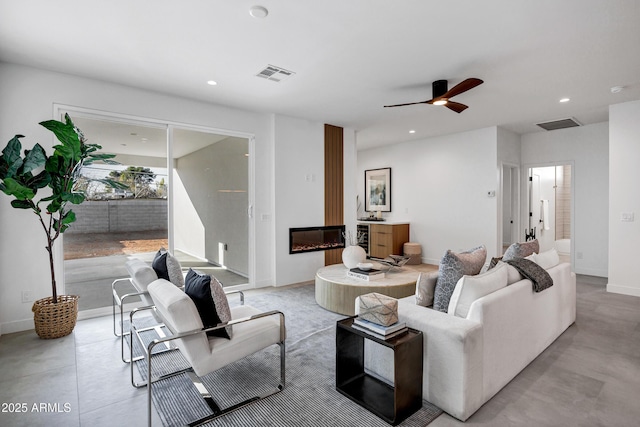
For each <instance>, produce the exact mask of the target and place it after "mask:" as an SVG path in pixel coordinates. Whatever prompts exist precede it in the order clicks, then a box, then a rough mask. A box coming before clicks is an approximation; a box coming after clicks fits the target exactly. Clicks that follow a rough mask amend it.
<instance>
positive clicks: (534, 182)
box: [527, 164, 573, 262]
mask: <svg viewBox="0 0 640 427" xmlns="http://www.w3.org/2000/svg"><path fill="white" fill-rule="evenodd" d="M572 175H573V170H572V166H571V165H570V164H565V165H554V166H541V167H532V168H529V169H528V181H529V182H528V205H529V208H528V220H529V221H528V229H527V236H529V237H530V238H536V239H538V242H539V243H540V251H541V252H544V251H548V250H550V249H552V248H555V249H556V250H557V251H558V254H559V255H560V258H561V260H562V261H566V262H571V246H572V245H571V230H572V228H573V227H572V218H573V215H572V205H573V203H572V194H573V192H572V182H573V177H572Z"/></svg>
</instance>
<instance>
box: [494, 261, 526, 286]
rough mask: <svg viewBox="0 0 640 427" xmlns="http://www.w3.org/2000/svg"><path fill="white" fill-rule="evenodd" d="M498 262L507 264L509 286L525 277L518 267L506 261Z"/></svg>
mask: <svg viewBox="0 0 640 427" xmlns="http://www.w3.org/2000/svg"><path fill="white" fill-rule="evenodd" d="M498 264H503V265H506V266H507V286H509V285H513V284H514V283H516V282H519V281H520V280H522V279H523V277H522V274H520V272H519V271H518V269H516V268H515V267H514V266H512V265H509V264H507V263H505V262H502V261H500V262H499V263H498Z"/></svg>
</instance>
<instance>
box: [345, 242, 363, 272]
mask: <svg viewBox="0 0 640 427" xmlns="http://www.w3.org/2000/svg"><path fill="white" fill-rule="evenodd" d="M366 260H367V253H366V252H365V250H364V249H363V248H361V247H360V246H357V245H356V246H347V247H346V248H344V250H343V251H342V263H343V264H344V266H345V267H347V268H349V269H351V268H356V267H357V266H358V263H361V262H365V261H366Z"/></svg>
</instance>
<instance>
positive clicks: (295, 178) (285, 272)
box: [272, 116, 324, 286]
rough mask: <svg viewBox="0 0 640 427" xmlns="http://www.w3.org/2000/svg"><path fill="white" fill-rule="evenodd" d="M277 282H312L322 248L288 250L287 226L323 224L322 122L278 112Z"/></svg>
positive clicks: (321, 260) (321, 258)
mask: <svg viewBox="0 0 640 427" xmlns="http://www.w3.org/2000/svg"><path fill="white" fill-rule="evenodd" d="M272 119H273V130H274V141H275V167H274V182H275V189H276V190H275V193H274V194H275V198H274V206H275V242H276V245H275V265H276V271H277V274H276V280H275V281H276V285H277V286H279V285H287V284H291V283H298V282H303V281H306V280H312V279H313V278H314V275H315V272H316V270H317V269H318V268H320V267H322V266H324V252H307V253H301V254H289V228H292V227H315V226H321V225H324V124H320V123H315V122H310V121H307V120H302V119H297V118H292V117H286V116H274V117H273V118H272Z"/></svg>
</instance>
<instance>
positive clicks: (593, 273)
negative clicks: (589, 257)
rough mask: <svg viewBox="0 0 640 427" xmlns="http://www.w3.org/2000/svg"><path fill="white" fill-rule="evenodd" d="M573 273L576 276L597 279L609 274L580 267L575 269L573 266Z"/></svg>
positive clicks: (595, 269) (604, 271)
mask: <svg viewBox="0 0 640 427" xmlns="http://www.w3.org/2000/svg"><path fill="white" fill-rule="evenodd" d="M574 269H575V270H574V273H576V274H585V275H587V276H597V277H608V276H609V272H608V271H606V270H600V269H597V268H584V267H580V268H576V267H575V266H574Z"/></svg>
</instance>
